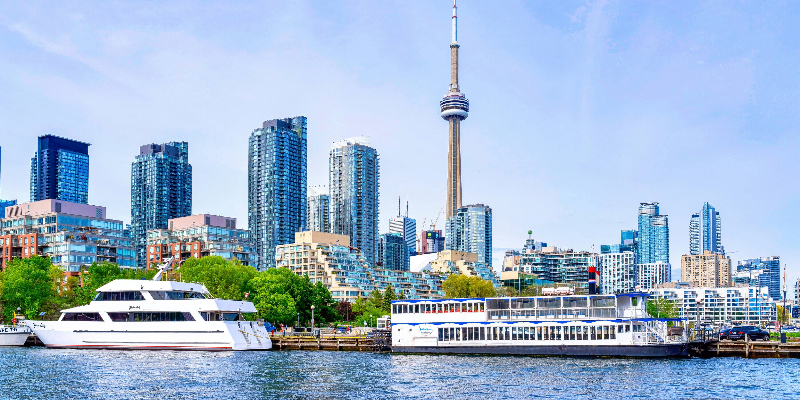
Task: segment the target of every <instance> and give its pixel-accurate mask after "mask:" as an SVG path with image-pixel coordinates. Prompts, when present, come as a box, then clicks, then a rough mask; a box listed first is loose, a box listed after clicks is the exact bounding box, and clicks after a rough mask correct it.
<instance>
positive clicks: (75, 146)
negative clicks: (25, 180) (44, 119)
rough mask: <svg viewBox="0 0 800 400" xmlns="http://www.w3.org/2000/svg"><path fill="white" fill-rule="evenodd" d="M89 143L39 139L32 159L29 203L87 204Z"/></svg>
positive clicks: (60, 139) (47, 137) (46, 137)
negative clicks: (51, 200) (48, 200)
mask: <svg viewBox="0 0 800 400" xmlns="http://www.w3.org/2000/svg"><path fill="white" fill-rule="evenodd" d="M89 146H90V144H89V143H83V142H79V141H77V140H72V139H65V138H62V137H58V136H53V135H44V136H39V146H38V150H37V151H36V154H34V156H33V158H32V159H31V201H32V202H33V201H39V200H47V199H54V200H62V201H69V202H73V203H81V204H88V203H89Z"/></svg>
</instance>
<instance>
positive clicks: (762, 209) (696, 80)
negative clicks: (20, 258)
mask: <svg viewBox="0 0 800 400" xmlns="http://www.w3.org/2000/svg"><path fill="white" fill-rule="evenodd" d="M450 12H451V3H449V1H447V0H441V1H413V2H407V1H396V2H393V1H381V2H377V1H375V2H367V1H352V2H346V1H336V2H330V1H275V2H247V3H234V2H213V1H209V2H202V3H198V2H189V1H186V2H4V3H2V4H0V146H2V148H3V181H2V185H3V187H2V189H3V191H2V196H3V197H5V198H18V199H23V200H25V199H27V198H28V197H29V188H28V174H29V162H30V161H29V160H30V157H31V156H32V155H33V153H34V151H35V149H36V140H35V139H36V137H37V136H39V135H42V134H47V133H50V134H56V135H61V136H65V137H69V138H74V139H78V140H82V141H86V142H89V143H92V146H91V147H90V155H91V172H90V174H91V178H90V193H89V202H90V203H92V204H97V205H103V206H106V207H108V214H109V216H110V217H112V218H117V219H121V220H124V221H126V222H128V221H129V220H130V164H131V162H132V161H133V157H134V156H135V155H136V154H137V153H138V147H139V146H140V145H143V144H147V143H152V142H156V143H163V142H166V141H173V140H185V141H188V142H189V149H190V162H191V163H192V165H193V168H194V210H193V211H194V212H196V213H202V212H208V213H213V214H221V215H225V216H231V217H237V218H239V219H240V221H242V222H245V221H246V220H247V197H246V196H247V138H248V135H249V133H250V132H251V131H252V130H253V129H255V128H257V127H259V126H260V124H261V122H262V121H264V120H267V119H273V118H282V117H289V116H295V115H305V116H306V117H308V121H309V128H308V132H309V135H308V137H309V142H308V149H309V154H308V162H309V168H308V171H309V175H308V181H309V184H310V185H319V184H327V160H328V151H329V148H330V144H331V143H332V142H334V141H337V140H340V139H343V138H346V137H352V136H362V135H363V136H370V137H371V138H372V141H373V145H374V147H375V148H377V149H378V152H379V153H380V156H381V224H382V225H381V226H382V230H385V229H386V228H387V226H388V223H387V220H388V218H390V217H392V216H394V215H395V214H396V204H397V196H402V198H403V202H404V203H405V201H406V199H407V200H408V201H409V202H410V211H411V216H412V217H415V218H417V219H418V221H419V223H421V222H422V219H423V218H426V219H427V221H428V222H430V221H431V220H432V219H434V218H435V217H436V215H437V213H438V211H439V209H440V208H441V207H442V205H443V204H444V200H445V179H446V155H447V128H446V123H445V122H444V121H443V120H441V118H440V117H439V115H438V101H439V100H440V99H441V97H442V95H443V94H444V93H445V92H446V91H447V88H448V83H449V76H448V75H449V68H448V63H449V49H448V45H449V42H450ZM798 14H800V6H798V4H797V3H792V2H730V1H707V2H674V1H670V2H644V1H635V2H634V1H629V2H615V1H596V2H591V1H589V2H587V1H559V2H552V1H541V2H523V1H502V2H486V1H474V0H462V1H460V2H459V42H460V43H461V77H460V83H461V87H462V90H463V91H464V92H465V93H466V95H467V97H468V98H469V100H470V103H471V104H470V105H471V107H470V108H471V110H470V117H469V119H467V120H466V121H465V122H464V123H463V125H462V129H463V132H462V135H463V136H462V157H463V172H462V173H463V193H464V202H465V203H485V204H488V205H490V206H491V207H492V208H493V211H494V227H493V228H494V247H495V249H496V253H497V254H496V257H495V260H496V261H498V260H499V258H498V257H501V254H502V252H503V251H504V250H505V249H507V248H518V247H521V245H522V243H523V242H524V240H525V238H526V237H527V234H526V233H527V231H528V230H532V231H533V232H534V235H533V236H534V238H536V239H537V240H540V241H545V242H548V243H549V244H551V245H556V246H559V247H565V248H574V249H581V250H591V248H592V245H596V246H599V245H600V244H608V243H614V242H616V241H617V240H618V238H619V231H620V230H621V229H631V228H634V227H635V225H636V210H637V207H638V204H639V203H640V202H645V201H657V202H659V203H660V204H661V210H662V213H664V214H668V215H669V219H670V227H671V229H670V234H671V261H672V263H673V265H674V266H676V267H677V266H679V264H680V255H681V254H685V253H687V252H688V248H689V239H688V231H689V218H690V216H691V214H692V213H693V212H696V211H699V210H700V208H701V207H702V204H703V202H705V201H708V202H710V203H711V204H712V205H714V206H715V207H716V208H717V210H718V211H720V213H721V216H722V225H723V244H724V245H725V247H726V249H727V250H729V251H730V252H735V253H732V254H731V257H732V259H733V260H734V263H735V262H736V261H738V260H741V259H744V258H752V257H760V256H771V255H779V256H781V257H782V259H783V262H784V263H786V264H787V265H788V271H789V279H790V280H791V279H794V278H796V277H797V276H798V275H800V251H798V247H797V243H798V239H800V235H798V230H797V227H798V226H800V217H798V213H797V212H796V211H795V210H796V209H797V204H798V200H800V189H799V188H798V179H797V177H798V172H800V168H798V162H797V156H798V153H800V139H798V135H797V133H798V126H799V125H800V124H798V123H799V122H800V74H798V73H797V71H799V70H800V40H799V39H798V38H800V25H798V24H797V21H798V20H800V15H798ZM443 222H444V221H443V219H441V218H440V220H439V225H440V226H443ZM674 279H677V276H675V277H674Z"/></svg>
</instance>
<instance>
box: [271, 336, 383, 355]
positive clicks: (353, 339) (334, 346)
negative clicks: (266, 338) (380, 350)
mask: <svg viewBox="0 0 800 400" xmlns="http://www.w3.org/2000/svg"><path fill="white" fill-rule="evenodd" d="M270 339H271V340H272V349H273V350H334V351H374V350H376V348H375V346H376V343H375V340H374V339H372V338H366V337H364V336H333V337H322V338H318V337H314V336H300V335H293V336H279V335H275V336H272V337H270Z"/></svg>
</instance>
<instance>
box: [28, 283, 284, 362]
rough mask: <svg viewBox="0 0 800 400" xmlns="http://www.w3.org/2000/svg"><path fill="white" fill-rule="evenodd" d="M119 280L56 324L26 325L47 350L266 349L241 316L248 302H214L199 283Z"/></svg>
mask: <svg viewBox="0 0 800 400" xmlns="http://www.w3.org/2000/svg"><path fill="white" fill-rule="evenodd" d="M161 272H163V270H162V271H160V272H159V273H158V275H157V276H156V278H154V280H153V281H145V280H127V279H119V280H115V281H113V282H110V283H108V284H107V285H104V286H102V287H101V288H99V289H97V292H98V293H97V296H96V297H95V298H94V300H93V301H92V302H91V303H89V304H88V305H85V306H80V307H75V308H70V309H67V310H63V311H61V317H60V318H59V320H58V321H28V326H29V327H30V328H31V329H32V330H33V332H34V333H35V334H36V336H37V337H38V338H39V339H40V340H41V341H42V343H44V345H45V346H47V347H54V348H95V349H97V348H99V349H154V350H155V349H175V350H269V349H270V348H272V341H271V340H270V337H269V333H268V332H267V331H266V329H265V328H264V326H263V325H262V324H259V323H258V322H252V321H246V320H245V319H244V318H243V317H242V314H245V313H254V312H256V309H255V306H253V303H250V302H248V301H235V300H220V299H215V298H213V297H212V296H211V295H210V294H209V292H208V290H207V289H206V287H205V286H204V285H201V284H195V283H183V282H168V281H165V282H162V281H160V278H161Z"/></svg>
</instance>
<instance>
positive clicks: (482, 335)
mask: <svg viewBox="0 0 800 400" xmlns="http://www.w3.org/2000/svg"><path fill="white" fill-rule="evenodd" d="M480 329H481V340H486V328H484V327H481V328H480Z"/></svg>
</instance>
